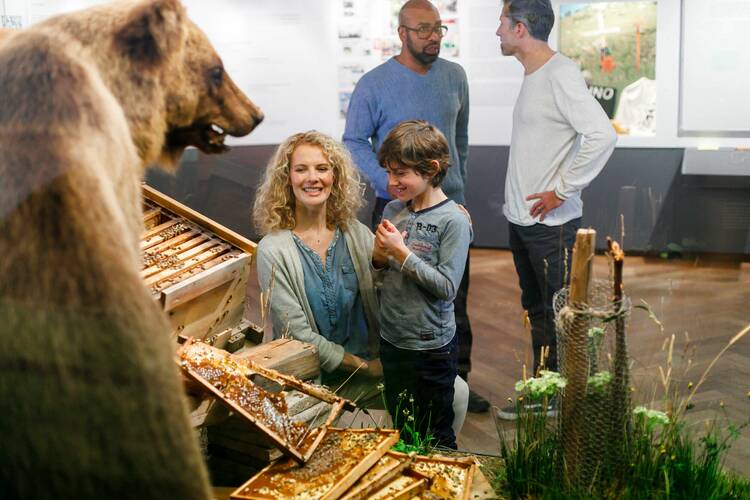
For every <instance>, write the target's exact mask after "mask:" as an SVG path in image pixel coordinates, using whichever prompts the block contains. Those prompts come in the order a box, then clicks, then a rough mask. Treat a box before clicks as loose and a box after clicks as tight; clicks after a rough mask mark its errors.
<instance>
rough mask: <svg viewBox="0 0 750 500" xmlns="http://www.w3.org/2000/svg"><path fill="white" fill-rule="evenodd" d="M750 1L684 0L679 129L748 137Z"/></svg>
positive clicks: (749, 126) (697, 133) (687, 133)
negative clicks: (749, 32) (748, 30)
mask: <svg viewBox="0 0 750 500" xmlns="http://www.w3.org/2000/svg"><path fill="white" fill-rule="evenodd" d="M749 24H750V2H748V1H747V0H711V1H710V2H696V1H693V0H683V1H682V33H681V34H682V39H681V40H682V45H681V52H682V58H681V60H682V65H681V68H680V69H681V80H680V85H681V86H680V134H681V135H711V134H714V135H727V136H738V137H750V92H748V91H747V87H748V82H750V52H748V50H747V42H748V33H747V29H748V25H749Z"/></svg>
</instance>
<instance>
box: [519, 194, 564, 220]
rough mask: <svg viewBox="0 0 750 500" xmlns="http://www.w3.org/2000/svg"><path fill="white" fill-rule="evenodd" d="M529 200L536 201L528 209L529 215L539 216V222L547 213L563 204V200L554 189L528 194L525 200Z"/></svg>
mask: <svg viewBox="0 0 750 500" xmlns="http://www.w3.org/2000/svg"><path fill="white" fill-rule="evenodd" d="M531 200H538V201H537V202H536V203H534V205H533V206H532V207H531V210H529V215H531V216H532V217H534V218H536V217H539V222H542V221H543V220H544V218H545V217H546V216H547V214H548V213H550V212H551V211H552V210H554V209H556V208H557V207H559V206H560V205H562V204H563V200H561V199H560V198H558V197H557V195H556V194H555V192H554V191H543V192H541V193H534V194H530V195H529V196H527V197H526V201H531Z"/></svg>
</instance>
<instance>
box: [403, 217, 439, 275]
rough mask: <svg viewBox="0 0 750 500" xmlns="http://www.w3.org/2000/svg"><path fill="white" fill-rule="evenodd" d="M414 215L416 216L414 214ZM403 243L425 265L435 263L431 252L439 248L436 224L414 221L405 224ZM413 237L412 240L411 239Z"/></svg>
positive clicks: (435, 258)
mask: <svg viewBox="0 0 750 500" xmlns="http://www.w3.org/2000/svg"><path fill="white" fill-rule="evenodd" d="M414 215H416V214H414ZM405 231H406V236H405V238H404V242H405V244H406V246H407V248H409V250H411V251H412V252H414V253H415V254H416V255H417V256H418V257H419V258H420V259H422V260H424V261H425V262H427V263H430V264H435V263H437V255H434V254H433V250H434V249H435V248H437V247H439V246H440V232H439V230H438V226H437V225H436V224H430V223H424V222H421V221H414V220H413V219H412V220H411V221H409V222H408V223H407V226H406V230H405ZM412 235H413V238H412V237H411V236H412Z"/></svg>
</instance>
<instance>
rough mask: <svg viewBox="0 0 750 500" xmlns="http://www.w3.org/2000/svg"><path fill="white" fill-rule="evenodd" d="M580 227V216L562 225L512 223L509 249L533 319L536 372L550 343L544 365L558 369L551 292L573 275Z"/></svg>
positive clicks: (525, 307) (563, 284) (532, 333)
mask: <svg viewBox="0 0 750 500" xmlns="http://www.w3.org/2000/svg"><path fill="white" fill-rule="evenodd" d="M580 227H581V219H580V218H578V219H573V220H572V221H569V222H566V223H565V224H563V225H561V226H545V225H544V224H534V225H533V226H517V225H515V224H512V223H511V224H510V249H511V250H512V251H513V263H514V264H515V265H516V272H517V273H518V283H519V285H520V286H521V305H522V306H523V308H524V309H526V311H528V314H529V320H530V321H531V345H532V348H533V350H534V373H536V372H537V370H538V369H539V365H540V363H541V359H540V350H541V348H542V347H543V346H548V347H549V357H548V358H547V360H546V362H545V367H546V368H547V369H549V370H554V371H557V336H556V334H555V314H554V311H553V307H552V296H553V295H554V294H555V292H557V291H558V290H560V289H561V288H563V287H564V286H565V285H566V284H567V281H568V280H569V279H570V262H571V259H570V258H571V256H572V253H573V244H574V243H575V238H576V231H578V228H580ZM565 249H567V253H566V251H565ZM566 257H567V260H566Z"/></svg>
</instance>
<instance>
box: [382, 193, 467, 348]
mask: <svg viewBox="0 0 750 500" xmlns="http://www.w3.org/2000/svg"><path fill="white" fill-rule="evenodd" d="M383 218H384V219H388V220H390V221H391V223H392V224H393V225H394V226H396V228H397V229H398V230H399V232H404V231H406V237H405V238H404V243H405V244H406V246H407V247H408V248H409V250H411V252H412V253H411V255H409V257H407V259H406V260H405V261H404V264H403V266H402V265H401V264H399V263H398V262H396V261H395V260H392V259H389V263H388V267H386V268H385V269H384V270H382V271H379V272H378V275H377V278H376V279H377V281H379V282H380V285H381V291H380V336H381V337H383V338H384V339H385V340H387V341H388V342H390V343H391V344H393V345H395V346H396V347H400V348H402V349H411V350H419V351H421V350H427V349H436V348H438V347H442V346H444V345H446V344H447V343H448V342H450V341H451V339H452V338H453V336H454V335H455V333H456V321H455V316H454V314H453V300H454V299H455V298H456V293H457V292H458V287H459V285H460V283H461V278H462V276H463V273H464V267H465V266H466V255H467V253H468V251H469V244H470V243H471V239H472V231H471V225H470V223H469V221H468V219H467V217H466V215H464V213H463V212H461V210H460V209H459V208H458V206H457V205H456V203H455V202H453V201H451V200H445V201H444V202H442V203H439V204H437V205H435V206H432V207H429V208H426V209H424V210H420V211H419V212H414V211H412V210H411V208H410V206H409V205H407V204H405V203H403V202H401V201H398V200H394V201H392V202H390V203H389V204H388V205H386V207H385V210H384V212H383Z"/></svg>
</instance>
